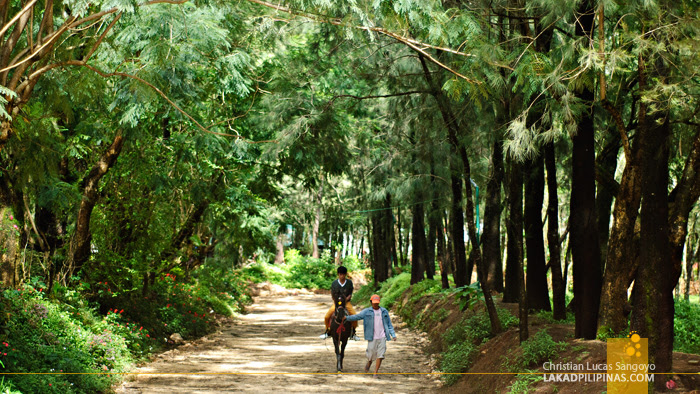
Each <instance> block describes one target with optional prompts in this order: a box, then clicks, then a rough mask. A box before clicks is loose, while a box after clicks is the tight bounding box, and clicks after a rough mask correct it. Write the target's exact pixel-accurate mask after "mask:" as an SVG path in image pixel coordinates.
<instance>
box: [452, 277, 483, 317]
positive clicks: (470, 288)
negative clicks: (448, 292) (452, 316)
mask: <svg viewBox="0 0 700 394" xmlns="http://www.w3.org/2000/svg"><path fill="white" fill-rule="evenodd" d="M454 295H455V298H456V299H457V302H458V303H459V308H460V309H461V310H462V311H465V310H467V309H471V308H472V307H474V305H476V304H477V303H478V302H479V301H483V300H484V292H483V290H481V284H480V283H479V282H474V283H472V284H470V285H465V286H462V287H458V288H456V289H455V290H454Z"/></svg>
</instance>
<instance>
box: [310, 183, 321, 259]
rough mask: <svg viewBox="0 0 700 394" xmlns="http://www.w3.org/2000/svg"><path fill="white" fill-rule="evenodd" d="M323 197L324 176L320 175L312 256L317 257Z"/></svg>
mask: <svg viewBox="0 0 700 394" xmlns="http://www.w3.org/2000/svg"><path fill="white" fill-rule="evenodd" d="M322 197H323V176H320V177H319V186H318V193H317V194H316V214H315V215H314V226H313V228H312V230H311V244H312V245H311V246H312V248H313V249H312V252H311V257H313V258H315V259H317V258H319V257H321V256H320V254H319V252H318V228H319V227H320V225H321V204H322V201H321V200H322Z"/></svg>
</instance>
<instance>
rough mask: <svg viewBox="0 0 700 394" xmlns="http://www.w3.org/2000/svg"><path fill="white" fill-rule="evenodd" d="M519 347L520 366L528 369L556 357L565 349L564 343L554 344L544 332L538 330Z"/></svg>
mask: <svg viewBox="0 0 700 394" xmlns="http://www.w3.org/2000/svg"><path fill="white" fill-rule="evenodd" d="M521 347H522V349H523V354H522V358H521V364H522V366H523V367H530V366H533V365H541V364H542V363H543V362H545V361H547V360H551V359H553V358H554V357H556V355H557V354H558V353H559V352H560V351H562V350H563V349H564V348H565V347H566V342H555V341H554V340H553V339H552V337H551V336H550V335H549V334H547V331H546V330H540V331H538V332H537V334H535V335H533V336H532V337H530V338H528V339H527V340H526V341H525V342H523V343H522V344H521Z"/></svg>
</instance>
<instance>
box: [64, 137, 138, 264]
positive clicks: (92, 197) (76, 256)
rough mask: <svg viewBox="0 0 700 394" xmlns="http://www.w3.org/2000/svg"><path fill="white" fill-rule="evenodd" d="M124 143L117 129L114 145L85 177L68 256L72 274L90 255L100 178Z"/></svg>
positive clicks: (116, 156)
mask: <svg viewBox="0 0 700 394" xmlns="http://www.w3.org/2000/svg"><path fill="white" fill-rule="evenodd" d="M123 145H124V137H122V133H121V131H117V133H116V135H115V136H114V141H113V142H112V145H110V147H109V148H108V149H107V151H106V152H105V153H103V154H102V157H100V160H99V161H98V162H97V163H96V164H95V166H94V167H92V170H90V172H89V173H88V174H87V176H86V177H85V179H83V185H84V186H83V198H82V200H81V201H80V208H79V209H78V217H77V220H76V224H75V231H74V233H73V236H72V237H71V242H70V247H69V250H68V256H67V257H66V260H67V262H68V267H69V272H70V273H71V275H70V276H72V275H73V274H74V273H77V272H79V271H80V269H81V268H82V267H83V264H84V263H85V262H86V261H87V260H88V258H89V257H90V241H91V240H92V233H91V232H90V217H91V215H92V210H93V208H94V207H95V204H97V198H98V194H99V189H100V188H99V183H100V179H102V177H103V176H104V175H105V174H106V173H107V171H109V169H110V168H112V166H113V165H114V163H116V161H117V158H118V157H119V154H120V153H121V151H122V146H123Z"/></svg>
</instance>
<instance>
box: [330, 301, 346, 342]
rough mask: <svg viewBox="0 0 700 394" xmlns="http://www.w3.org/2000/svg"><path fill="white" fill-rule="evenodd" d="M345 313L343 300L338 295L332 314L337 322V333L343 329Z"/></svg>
mask: <svg viewBox="0 0 700 394" xmlns="http://www.w3.org/2000/svg"><path fill="white" fill-rule="evenodd" d="M341 297H342V296H341ZM347 314H348V312H347V310H346V309H345V302H343V300H342V298H340V297H339V298H338V301H337V303H336V304H335V313H334V314H333V320H334V321H335V322H336V323H337V324H338V329H337V332H338V335H340V333H341V332H343V331H345V324H343V323H344V320H345V317H346V316H347Z"/></svg>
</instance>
